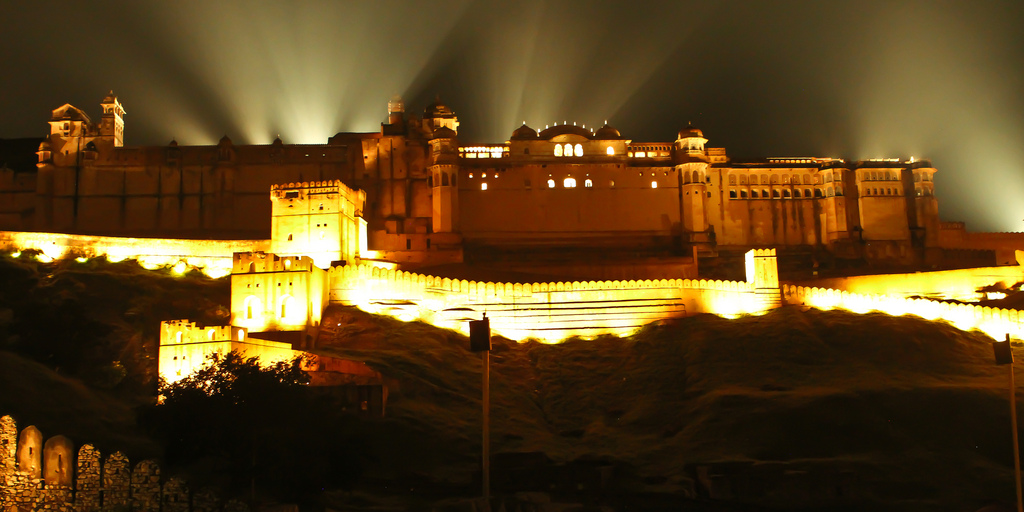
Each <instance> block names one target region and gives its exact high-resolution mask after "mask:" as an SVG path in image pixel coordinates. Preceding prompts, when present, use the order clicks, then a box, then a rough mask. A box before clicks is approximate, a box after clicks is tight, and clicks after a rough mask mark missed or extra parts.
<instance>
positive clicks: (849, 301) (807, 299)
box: [782, 285, 1024, 340]
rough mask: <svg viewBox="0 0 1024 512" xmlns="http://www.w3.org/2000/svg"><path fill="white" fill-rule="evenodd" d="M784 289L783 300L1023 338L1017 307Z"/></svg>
mask: <svg viewBox="0 0 1024 512" xmlns="http://www.w3.org/2000/svg"><path fill="white" fill-rule="evenodd" d="M782 292H783V293H782V294H783V301H784V303H785V304H789V305H803V306H811V307H813V308H817V309H823V310H830V309H845V310H848V311H852V312H854V313H861V314H863V313H868V312H871V311H879V312H882V313H886V314H889V315H892V316H901V315H917V316H920V317H922V318H925V319H927V320H945V321H947V322H949V323H950V324H952V325H953V326H954V327H956V328H957V329H960V330H963V331H970V330H972V329H977V330H979V331H981V332H984V333H985V334H987V335H989V336H991V337H992V338H993V339H996V340H1001V339H1004V337H1005V336H1006V335H1007V334H1009V335H1010V336H1011V337H1013V338H1015V339H1018V340H1021V339H1024V329H1022V325H1021V321H1022V320H1024V312H1022V311H1019V310H1016V309H1002V308H992V307H988V306H975V305H972V304H960V303H955V302H942V301H936V300H929V299H912V298H906V297H899V296H894V295H874V294H860V293H852V292H847V291H842V290H835V289H830V288H807V287H803V286H791V285H784V286H783V289H782Z"/></svg>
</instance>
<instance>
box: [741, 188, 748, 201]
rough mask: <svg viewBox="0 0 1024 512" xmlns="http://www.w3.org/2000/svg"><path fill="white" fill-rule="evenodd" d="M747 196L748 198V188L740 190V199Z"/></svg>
mask: <svg viewBox="0 0 1024 512" xmlns="http://www.w3.org/2000/svg"><path fill="white" fill-rule="evenodd" d="M746 198H747V191H746V190H740V199H746Z"/></svg>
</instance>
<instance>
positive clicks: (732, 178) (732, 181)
mask: <svg viewBox="0 0 1024 512" xmlns="http://www.w3.org/2000/svg"><path fill="white" fill-rule="evenodd" d="M729 184H730V185H735V184H736V175H735V174H730V175H729Z"/></svg>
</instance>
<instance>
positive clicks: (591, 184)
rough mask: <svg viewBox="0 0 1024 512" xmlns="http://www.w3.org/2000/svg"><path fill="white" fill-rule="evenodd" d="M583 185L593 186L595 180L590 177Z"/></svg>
mask: <svg viewBox="0 0 1024 512" xmlns="http://www.w3.org/2000/svg"><path fill="white" fill-rule="evenodd" d="M583 186H584V187H586V188H593V186H594V182H593V181H590V178H587V180H586V181H584V182H583Z"/></svg>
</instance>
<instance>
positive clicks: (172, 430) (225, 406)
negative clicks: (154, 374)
mask: <svg viewBox="0 0 1024 512" xmlns="http://www.w3.org/2000/svg"><path fill="white" fill-rule="evenodd" d="M300 365H301V360H300V359H299V358H296V359H295V360H293V361H291V362H287V363H286V362H281V363H277V364H275V365H272V366H263V367H261V366H260V365H259V364H258V362H257V360H256V359H255V358H252V359H244V358H242V357H241V356H240V355H239V354H238V353H237V352H232V353H230V354H228V355H226V356H224V357H214V358H213V359H212V360H211V361H210V363H209V364H207V365H206V366H205V367H203V368H202V369H200V370H197V371H196V372H195V373H193V374H192V375H190V376H188V377H186V378H184V379H182V380H180V381H177V382H174V383H173V384H166V383H163V384H162V385H161V387H160V393H161V397H162V403H161V404H159V405H156V406H151V407H148V408H146V409H145V410H144V412H143V414H142V422H143V425H144V426H145V427H146V428H147V430H149V431H150V432H153V433H154V434H155V435H156V436H157V438H158V439H159V441H160V442H161V444H162V445H163V447H164V449H165V459H166V462H167V463H168V464H169V465H170V466H172V467H179V468H182V467H185V468H191V469H192V471H193V472H203V471H206V472H210V470H211V469H213V468H216V471H215V473H221V474H222V475H223V476H226V477H228V478H226V479H224V481H223V482H222V483H223V484H225V487H227V488H231V489H235V490H240V489H255V488H257V487H258V488H259V490H260V492H261V493H266V494H268V495H270V496H273V497H275V498H276V499H285V500H289V501H306V500H308V499H310V497H311V496H313V495H316V494H317V493H319V492H320V491H321V490H322V489H324V488H325V487H327V488H339V487H348V486H350V485H351V483H352V482H353V481H354V479H355V478H356V477H357V476H358V475H359V473H360V471H361V466H362V463H363V460H362V457H361V449H360V446H361V445H360V444H359V443H357V442H355V441H354V439H353V436H352V435H351V434H350V433H347V432H351V431H352V428H353V427H352V424H353V419H352V418H351V417H349V416H345V415H343V414H341V413H340V412H339V411H340V410H341V409H340V407H336V406H335V405H336V404H334V403H333V401H332V400H331V396H330V394H329V393H323V392H317V391H318V390H315V389H311V388H309V387H308V386H307V385H306V384H308V382H309V376H308V374H306V373H305V372H304V371H302V369H301V367H300ZM203 476H204V478H203V479H204V480H206V479H211V478H213V477H214V475H213V474H212V473H211V474H209V475H203Z"/></svg>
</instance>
